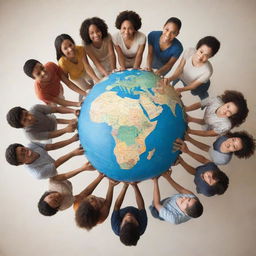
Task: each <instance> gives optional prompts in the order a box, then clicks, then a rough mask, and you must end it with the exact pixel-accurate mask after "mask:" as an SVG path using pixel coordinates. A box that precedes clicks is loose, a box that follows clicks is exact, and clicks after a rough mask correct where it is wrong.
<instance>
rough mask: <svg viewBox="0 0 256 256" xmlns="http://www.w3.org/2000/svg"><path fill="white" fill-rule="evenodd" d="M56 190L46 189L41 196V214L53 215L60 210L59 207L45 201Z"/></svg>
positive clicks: (39, 208) (39, 204)
mask: <svg viewBox="0 0 256 256" xmlns="http://www.w3.org/2000/svg"><path fill="white" fill-rule="evenodd" d="M54 192H55V191H46V192H45V193H44V194H43V195H42V196H41V198H40V200H39V202H38V204H37V206H38V210H39V212H40V213H41V214H43V215H44V216H52V215H54V214H56V212H57V211H58V209H59V207H57V208H52V207H51V206H50V205H49V204H48V203H46V202H45V201H44V199H45V198H46V197H47V196H48V195H50V194H51V193H54Z"/></svg>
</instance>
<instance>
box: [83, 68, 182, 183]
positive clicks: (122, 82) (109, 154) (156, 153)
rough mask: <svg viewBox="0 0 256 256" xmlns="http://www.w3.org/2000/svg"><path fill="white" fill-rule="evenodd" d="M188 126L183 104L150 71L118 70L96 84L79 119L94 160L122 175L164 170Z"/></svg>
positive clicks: (131, 177) (141, 176)
mask: <svg viewBox="0 0 256 256" xmlns="http://www.w3.org/2000/svg"><path fill="white" fill-rule="evenodd" d="M185 130H186V121H185V118H184V110H183V104H182V102H181V99H180V97H179V96H178V95H177V93H176V92H175V90H174V89H173V87H172V86H170V85H166V84H165V83H164V82H163V79H160V77H159V76H157V75H155V74H154V73H152V72H148V71H142V70H125V71H122V72H115V73H112V74H110V75H109V76H108V77H106V78H104V79H103V80H102V81H100V82H99V83H98V84H96V85H94V87H93V88H92V90H91V91H90V93H89V94H88V96H87V97H86V99H85V101H84V103H83V105H82V108H81V111H80V115H79V120H78V133H79V139H80V143H81V145H82V146H83V148H84V149H85V155H86V157H87V159H88V160H89V161H90V162H91V164H92V165H93V166H94V167H95V168H96V169H97V170H98V171H100V172H102V173H104V174H105V175H106V176H107V177H109V178H111V179H114V180H118V181H127V182H132V181H142V180H146V179H149V178H152V177H155V176H159V175H161V174H162V173H163V172H164V171H166V170H168V169H169V167H170V166H171V165H172V164H173V163H174V162H175V160H176V159H177V157H178V154H179V152H178V151H176V152H175V151H173V142H174V141H175V140H176V138H183V137H184V133H185Z"/></svg>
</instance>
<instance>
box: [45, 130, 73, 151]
mask: <svg viewBox="0 0 256 256" xmlns="http://www.w3.org/2000/svg"><path fill="white" fill-rule="evenodd" d="M75 141H78V135H77V134H75V135H74V136H72V137H71V138H69V139H67V140H62V141H59V142H56V143H52V144H46V145H45V150H46V151H50V150H55V149H59V148H63V147H65V146H67V145H69V144H71V143H73V142H75Z"/></svg>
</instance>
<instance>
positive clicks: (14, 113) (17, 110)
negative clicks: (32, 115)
mask: <svg viewBox="0 0 256 256" xmlns="http://www.w3.org/2000/svg"><path fill="white" fill-rule="evenodd" d="M24 110H25V111H26V109H24V108H21V107H14V108H12V109H10V110H9V111H8V113H7V115H6V119H7V122H8V124H9V125H10V126H12V127H14V128H23V126H22V124H21V123H20V119H21V115H22V112H23V111H24Z"/></svg>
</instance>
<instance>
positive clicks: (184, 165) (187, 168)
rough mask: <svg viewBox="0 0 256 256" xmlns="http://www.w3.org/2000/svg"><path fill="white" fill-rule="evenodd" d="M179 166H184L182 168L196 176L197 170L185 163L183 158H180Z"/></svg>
mask: <svg viewBox="0 0 256 256" xmlns="http://www.w3.org/2000/svg"><path fill="white" fill-rule="evenodd" d="M179 164H181V165H182V167H183V168H184V169H185V170H186V171H187V172H188V173H190V174H191V175H195V174H196V169H195V168H194V167H192V166H191V165H189V164H188V163H187V162H185V161H184V160H183V158H181V157H179Z"/></svg>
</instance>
